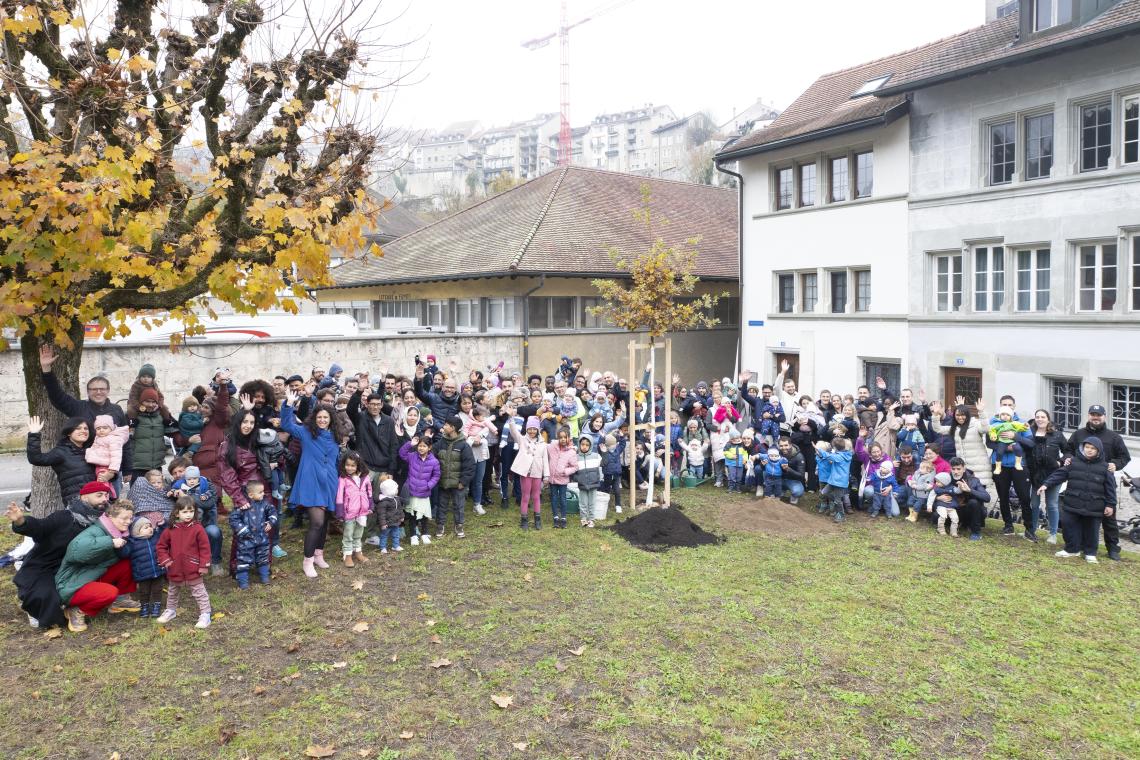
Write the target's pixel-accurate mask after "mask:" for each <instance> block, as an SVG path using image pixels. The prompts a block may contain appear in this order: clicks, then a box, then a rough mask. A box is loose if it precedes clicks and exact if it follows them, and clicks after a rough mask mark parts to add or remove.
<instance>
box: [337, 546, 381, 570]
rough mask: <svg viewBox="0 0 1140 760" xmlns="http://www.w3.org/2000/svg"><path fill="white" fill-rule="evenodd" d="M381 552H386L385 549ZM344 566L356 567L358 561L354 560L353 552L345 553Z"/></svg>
mask: <svg viewBox="0 0 1140 760" xmlns="http://www.w3.org/2000/svg"><path fill="white" fill-rule="evenodd" d="M380 553H381V554H383V553H384V552H383V550H381V552H380ZM344 566H345V567H356V563H355V562H353V561H352V555H351V554H346V555H344Z"/></svg>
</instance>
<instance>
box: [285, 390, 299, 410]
mask: <svg viewBox="0 0 1140 760" xmlns="http://www.w3.org/2000/svg"><path fill="white" fill-rule="evenodd" d="M285 403H286V404H288V405H289V406H292V407H296V406H297V391H295V390H291V389H286V391H285Z"/></svg>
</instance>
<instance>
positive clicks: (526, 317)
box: [522, 274, 546, 377]
mask: <svg viewBox="0 0 1140 760" xmlns="http://www.w3.org/2000/svg"><path fill="white" fill-rule="evenodd" d="M545 284H546V275H545V274H540V275H539V276H538V284H537V285H535V286H534V287H533V288H531V289H530V290H528V291H527V292H525V293H523V339H522V343H523V344H522V374H523V377H526V373H527V371H528V370H529V369H530V366H529V365H530V296H531V294H532V293H534V292H536V291H538V290H540V289H542V286H543V285H545Z"/></svg>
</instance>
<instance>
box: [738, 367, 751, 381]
mask: <svg viewBox="0 0 1140 760" xmlns="http://www.w3.org/2000/svg"><path fill="white" fill-rule="evenodd" d="M751 379H752V373H751V372H750V371H748V370H744V371H743V372H741V373H740V382H742V383H747V382H748V381H749V380H751Z"/></svg>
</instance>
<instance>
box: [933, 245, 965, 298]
mask: <svg viewBox="0 0 1140 760" xmlns="http://www.w3.org/2000/svg"><path fill="white" fill-rule="evenodd" d="M934 304H935V310H937V311H958V310H959V309H961V308H962V257H961V256H960V255H958V254H950V255H944V256H935V257H934Z"/></svg>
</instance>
